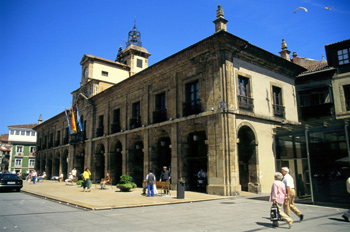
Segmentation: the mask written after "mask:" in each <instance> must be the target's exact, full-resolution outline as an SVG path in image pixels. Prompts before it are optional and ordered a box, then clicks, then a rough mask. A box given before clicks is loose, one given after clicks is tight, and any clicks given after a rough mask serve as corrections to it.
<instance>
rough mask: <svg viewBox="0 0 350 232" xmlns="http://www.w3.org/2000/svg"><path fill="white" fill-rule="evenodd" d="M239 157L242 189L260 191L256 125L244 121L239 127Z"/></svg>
mask: <svg viewBox="0 0 350 232" xmlns="http://www.w3.org/2000/svg"><path fill="white" fill-rule="evenodd" d="M237 138H238V144H237V147H238V149H237V153H238V154H237V157H238V166H239V180H240V185H241V188H242V191H248V192H254V193H258V192H260V191H261V190H260V181H259V177H258V170H259V161H258V155H257V154H258V150H257V145H258V142H257V136H256V131H255V129H254V127H253V126H252V125H251V124H250V123H248V122H243V123H241V124H240V125H239V126H238V127H237Z"/></svg>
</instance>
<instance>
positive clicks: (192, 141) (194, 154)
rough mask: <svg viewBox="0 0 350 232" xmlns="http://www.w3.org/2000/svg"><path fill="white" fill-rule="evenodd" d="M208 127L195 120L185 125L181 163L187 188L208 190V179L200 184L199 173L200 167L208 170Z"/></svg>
mask: <svg viewBox="0 0 350 232" xmlns="http://www.w3.org/2000/svg"><path fill="white" fill-rule="evenodd" d="M206 132H207V131H206V127H205V126H203V125H202V124H201V123H196V122H193V123H192V124H187V126H185V127H184V129H183V131H182V134H181V145H182V146H181V161H180V163H181V165H182V167H180V168H179V169H180V171H181V176H180V177H182V178H184V179H185V181H186V189H187V190H191V191H199V192H206V191H207V190H206V186H207V184H208V183H207V181H206V180H207V179H205V180H204V183H203V184H200V185H199V184H198V176H197V173H198V171H199V170H200V169H203V171H204V172H205V173H206V174H207V173H208V172H207V171H208V146H207V142H206V141H207V133H206Z"/></svg>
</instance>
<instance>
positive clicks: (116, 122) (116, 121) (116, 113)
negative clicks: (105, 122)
mask: <svg viewBox="0 0 350 232" xmlns="http://www.w3.org/2000/svg"><path fill="white" fill-rule="evenodd" d="M111 130H112V133H117V132H119V131H120V109H116V110H113V123H112V126H111Z"/></svg>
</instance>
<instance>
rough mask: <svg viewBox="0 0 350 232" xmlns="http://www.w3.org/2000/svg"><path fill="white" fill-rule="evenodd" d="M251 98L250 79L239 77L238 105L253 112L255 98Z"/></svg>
mask: <svg viewBox="0 0 350 232" xmlns="http://www.w3.org/2000/svg"><path fill="white" fill-rule="evenodd" d="M250 96H251V94H250V80H249V78H246V77H242V76H238V104H239V108H240V109H244V110H250V111H252V110H253V108H254V104H253V98H251V97H250Z"/></svg>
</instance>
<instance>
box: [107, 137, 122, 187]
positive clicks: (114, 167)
mask: <svg viewBox="0 0 350 232" xmlns="http://www.w3.org/2000/svg"><path fill="white" fill-rule="evenodd" d="M110 165H111V166H110V173H109V175H110V176H111V178H112V179H113V182H112V184H118V183H119V180H120V176H121V175H123V157H122V144H121V142H120V141H117V142H116V143H115V145H114V146H112V149H111V156H110Z"/></svg>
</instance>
